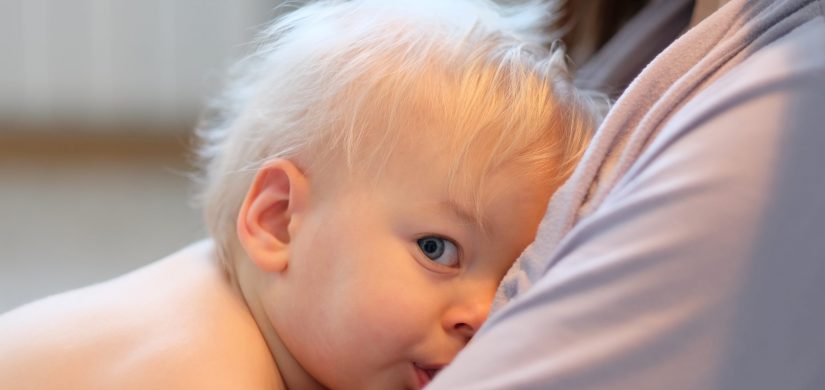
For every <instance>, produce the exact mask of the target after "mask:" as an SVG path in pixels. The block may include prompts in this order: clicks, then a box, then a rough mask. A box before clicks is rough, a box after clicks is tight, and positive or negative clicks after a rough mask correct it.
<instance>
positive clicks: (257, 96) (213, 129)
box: [198, 0, 605, 261]
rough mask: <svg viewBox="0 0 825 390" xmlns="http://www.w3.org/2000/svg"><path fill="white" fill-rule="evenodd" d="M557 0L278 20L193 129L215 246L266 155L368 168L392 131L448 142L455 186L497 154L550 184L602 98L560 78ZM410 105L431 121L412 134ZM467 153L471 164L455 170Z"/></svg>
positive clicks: (367, 1)
mask: <svg viewBox="0 0 825 390" xmlns="http://www.w3.org/2000/svg"><path fill="white" fill-rule="evenodd" d="M555 6H556V3H555V2H548V1H533V2H527V3H519V4H515V5H512V4H511V5H499V4H496V3H493V2H491V1H487V0H449V1H447V0H392V1H388V0H360V1H341V0H339V1H318V2H312V3H310V4H308V5H304V6H300V7H298V8H297V9H295V10H292V11H290V12H287V13H286V14H284V15H283V16H282V17H280V18H279V19H277V20H276V21H275V22H274V23H273V24H272V25H271V26H270V27H269V28H267V29H265V30H264V31H263V32H262V33H261V35H260V36H259V38H258V40H257V49H256V50H255V51H254V53H252V54H251V55H250V56H248V57H247V58H245V59H243V60H242V61H240V62H239V63H238V64H237V65H236V66H235V67H234V68H233V69H232V75H231V77H232V79H231V82H230V85H229V87H228V88H227V90H226V92H225V94H224V95H223V96H221V97H220V98H219V99H217V100H216V101H215V103H214V105H213V109H212V111H211V112H210V113H209V115H208V116H207V117H206V118H205V120H204V121H203V122H202V124H201V126H200V127H199V128H198V136H199V139H200V150H199V156H200V159H201V162H202V168H203V170H204V172H203V185H204V188H203V192H202V195H201V198H202V203H203V207H204V213H205V219H206V223H207V227H208V229H209V231H210V234H211V236H212V237H213V239H214V240H215V242H216V245H217V247H218V249H219V254H220V256H221V257H222V258H223V259H224V261H228V258H229V257H231V256H232V254H233V253H235V251H237V250H238V243H237V238H236V232H235V223H236V218H237V215H238V212H239V209H240V207H241V204H242V202H243V199H244V197H245V195H246V192H247V191H248V189H249V186H250V184H251V183H252V180H253V179H254V175H255V173H256V171H257V169H258V168H260V167H261V166H262V165H263V164H264V163H265V162H266V161H269V160H271V159H274V158H288V159H291V160H294V161H296V162H298V163H299V165H301V167H302V168H303V169H305V170H307V171H308V172H310V173H311V172H313V170H321V169H328V168H329V167H325V166H323V164H324V162H327V161H330V160H334V159H340V160H341V162H342V164H341V166H340V169H344V170H346V172H348V173H355V172H357V171H360V172H364V171H374V172H373V173H374V175H372V176H373V177H377V178H380V167H381V166H382V162H383V161H386V159H388V158H389V156H390V155H391V154H392V152H393V150H394V149H395V148H396V147H399V145H405V143H404V142H403V140H405V139H408V138H409V137H418V138H421V137H433V138H432V139H435V140H438V142H443V143H444V145H449V146H450V150H452V151H454V153H450V154H451V156H448V157H449V158H451V159H452V164H451V167H452V168H451V170H450V172H449V179H450V182H451V183H456V185H455V191H459V190H460V189H463V190H465V191H466V190H467V188H469V187H478V184H479V183H480V181H481V180H483V177H484V175H485V174H486V173H487V172H491V171H493V170H495V169H496V168H498V167H500V166H501V165H502V164H505V163H517V164H521V165H522V166H523V171H524V174H525V176H529V177H535V178H540V179H541V180H544V181H546V182H547V183H548V185H552V183H556V182H559V181H562V180H564V179H566V177H567V176H568V175H569V173H570V172H571V171H572V168H573V167H574V165H575V164H576V162H577V161H578V159H579V157H580V155H581V153H582V152H583V150H584V148H585V147H586V145H587V142H588V140H589V138H590V135H591V133H592V131H593V129H594V128H595V127H596V125H597V124H598V123H599V121H600V120H601V115H602V112H603V109H602V108H603V107H604V106H605V105H604V104H603V101H602V100H601V99H600V98H598V97H596V98H593V97H591V96H590V95H586V94H582V93H579V92H578V91H576V90H575V89H574V88H573V87H572V85H571V83H570V81H569V76H568V74H567V67H566V64H565V55H564V51H563V49H561V48H560V47H552V48H551V49H548V48H547V47H548V46H551V44H550V43H551V41H552V39H553V38H554V36H553V35H552V34H550V33H548V32H546V31H545V28H546V26H548V25H550V24H551V23H552V22H553V15H554V10H555ZM413 117H414V118H416V119H417V120H421V121H423V123H437V124H439V126H431V127H430V126H425V127H424V128H416V129H415V131H416V132H417V133H416V134H410V132H411V131H412V130H411V129H409V127H410V126H404V125H405V124H406V123H407V122H409V120H410V119H411V118H413ZM436 129H437V130H436ZM445 129H447V130H445ZM479 158H482V159H483V164H482V165H483V168H482V170H481V172H472V173H468V172H464V171H463V170H462V166H464V164H463V162H465V161H468V160H470V159H475V160H478V159H479ZM336 161H337V160H336ZM468 186H469V187H468Z"/></svg>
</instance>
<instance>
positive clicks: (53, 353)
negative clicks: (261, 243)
mask: <svg viewBox="0 0 825 390" xmlns="http://www.w3.org/2000/svg"><path fill="white" fill-rule="evenodd" d="M213 253H214V248H213V246H212V244H211V243H210V242H208V241H204V242H200V243H197V244H194V245H192V246H189V247H187V248H185V249H183V250H181V251H179V252H177V253H174V254H172V255H170V256H168V257H166V258H164V259H162V260H159V261H157V262H155V263H153V264H151V265H149V266H146V267H143V268H141V269H138V270H136V271H134V272H131V273H129V274H126V275H124V276H121V277H118V278H116V279H113V280H111V281H108V282H105V283H101V284H97V285H93V286H89V287H86V288H82V289H79V290H75V291H71V292H67V293H63V294H59V295H56V296H53V297H49V298H46V299H43V300H40V301H37V302H34V303H31V304H28V305H25V306H23V307H20V308H18V309H15V310H12V311H10V312H8V313H5V314H2V315H0V388H4V389H18V390H25V389H273V388H278V386H280V378H279V377H278V376H277V372H278V371H277V369H276V367H275V366H274V364H273V362H272V358H271V355H270V354H269V350H268V349H267V348H266V344H265V342H264V339H263V337H262V336H261V334H260V332H259V331H258V328H257V326H256V324H255V321H254V319H253V318H252V316H251V315H250V313H249V311H248V310H247V308H246V306H245V304H244V302H243V300H242V299H241V297H240V295H239V293H238V292H237V291H236V290H234V289H233V287H232V286H231V284H230V282H229V278H228V277H227V275H226V274H225V272H224V268H223V267H222V266H221V265H220V263H219V262H218V260H217V259H216V258H214V256H213Z"/></svg>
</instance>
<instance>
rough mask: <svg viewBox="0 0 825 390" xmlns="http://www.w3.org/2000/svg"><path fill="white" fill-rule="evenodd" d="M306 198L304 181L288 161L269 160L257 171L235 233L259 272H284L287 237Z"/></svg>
mask: <svg viewBox="0 0 825 390" xmlns="http://www.w3.org/2000/svg"><path fill="white" fill-rule="evenodd" d="M308 198H309V183H308V181H307V178H306V176H304V174H303V173H302V172H301V171H300V170H299V169H298V167H296V166H295V164H293V163H292V162H291V161H289V160H284V159H277V160H273V161H270V162H268V163H266V164H265V165H264V166H263V167H261V168H260V169H259V170H258V173H257V175H256V176H255V180H253V181H252V185H251V186H250V187H249V192H247V194H246V198H245V199H244V202H243V204H242V205H241V210H240V212H239V213H238V221H237V233H238V239H239V240H240V242H241V245H242V246H243V247H244V250H246V253H247V255H248V256H249V257H250V259H251V260H252V262H253V263H254V264H255V265H257V266H258V268H260V269H261V270H262V271H264V272H281V271H283V270H285V269H286V267H287V264H288V262H289V243H290V241H291V239H292V237H291V236H292V234H293V231H294V229H295V227H296V225H297V223H298V221H297V220H298V219H299V215H300V214H301V212H303V211H304V209H305V208H306V205H307V202H308V200H309V199H308Z"/></svg>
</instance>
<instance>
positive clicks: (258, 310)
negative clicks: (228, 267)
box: [233, 259, 325, 390]
mask: <svg viewBox="0 0 825 390" xmlns="http://www.w3.org/2000/svg"><path fill="white" fill-rule="evenodd" d="M245 260H246V259H242V260H241V261H239V262H238V264H237V265H236V272H235V274H236V278H237V280H235V281H234V283H233V286H235V288H236V289H237V292H238V294H240V296H241V297H242V298H243V300H244V301H245V302H246V306H247V308H248V309H249V312H250V313H251V314H252V317H253V318H254V319H255V323H256V324H257V325H258V329H259V330H260V332H261V335H262V336H263V338H264V340H266V344H267V347H268V348H269V352H270V354H271V355H272V359H273V361H274V362H275V366H276V367H277V371H278V372H276V375H277V377H278V382H279V388H281V389H310V390H311V389H325V387H324V386H322V385H321V384H320V383H318V382H317V381H316V380H315V379H314V378H313V377H312V376H311V375H310V374H309V373H307V372H306V370H304V368H303V367H302V366H301V364H300V363H298V361H296V360H295V358H294V357H293V356H292V354H291V353H290V352H289V350H288V349H287V348H286V346H285V345H284V343H283V341H282V340H281V338H280V336H279V335H278V333H277V332H276V331H275V329H274V327H273V326H272V323H271V321H270V319H269V316H268V315H267V313H266V311H265V310H264V305H263V304H262V302H261V301H260V299H259V294H258V291H257V286H260V285H262V283H261V282H262V281H260V280H257V278H260V277H262V275H261V274H260V273H259V272H257V271H256V270H255V269H254V267H255V266H254V265H253V264H251V262H249V261H245Z"/></svg>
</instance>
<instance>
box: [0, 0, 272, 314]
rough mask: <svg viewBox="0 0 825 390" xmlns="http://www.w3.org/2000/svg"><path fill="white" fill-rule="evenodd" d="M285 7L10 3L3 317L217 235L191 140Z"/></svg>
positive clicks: (2, 122)
mask: <svg viewBox="0 0 825 390" xmlns="http://www.w3.org/2000/svg"><path fill="white" fill-rule="evenodd" d="M276 3H277V1H275V0H246V1H242V2H234V1H206V2H204V1H201V0H141V1H118V0H0V313H1V312H4V311H6V310H8V309H11V308H13V307H15V306H18V305H20V304H22V303H25V302H28V301H31V300H33V299H37V298H40V297H44V296H47V295H50V294H54V293H57V292H60V291H65V290H67V289H72V288H77V287H80V286H84V285H88V284H90V283H95V282H99V281H103V280H106V279H108V278H111V277H114V276H116V275H119V274H122V273H124V272H127V271H129V270H132V269H135V268H137V267H140V266H142V265H144V264H147V263H149V262H151V261H153V260H155V259H158V258H160V257H162V256H164V255H166V254H169V253H170V252H172V251H175V250H177V249H178V248H180V247H182V246H184V245H186V244H187V243H189V242H192V241H193V240H197V239H199V238H201V237H203V236H204V233H203V228H202V224H201V221H200V213H199V211H198V210H197V209H196V208H195V207H193V206H192V205H191V202H190V200H191V195H192V190H193V187H192V185H191V182H190V180H189V179H188V178H187V174H189V173H190V172H191V167H190V166H189V164H188V163H187V156H188V149H189V148H188V146H189V145H190V142H191V139H190V134H191V130H192V127H193V125H194V123H195V121H196V118H197V116H198V115H199V113H200V111H201V110H202V108H203V106H204V102H205V101H206V100H207V98H209V97H211V96H213V95H214V93H215V91H217V90H218V89H219V84H220V81H221V79H222V75H223V74H224V71H225V69H226V67H227V65H228V64H230V63H231V62H232V59H233V58H237V57H238V56H239V55H240V54H242V53H244V52H247V51H248V50H249V48H250V46H249V45H248V44H247V43H248V42H249V41H250V39H251V37H252V36H253V34H254V32H255V31H257V30H258V29H259V27H260V26H261V24H262V23H264V22H265V21H268V20H270V19H271V18H272V17H273V16H274V15H275V14H276V11H274V10H273V7H274V5H275V4H276Z"/></svg>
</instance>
